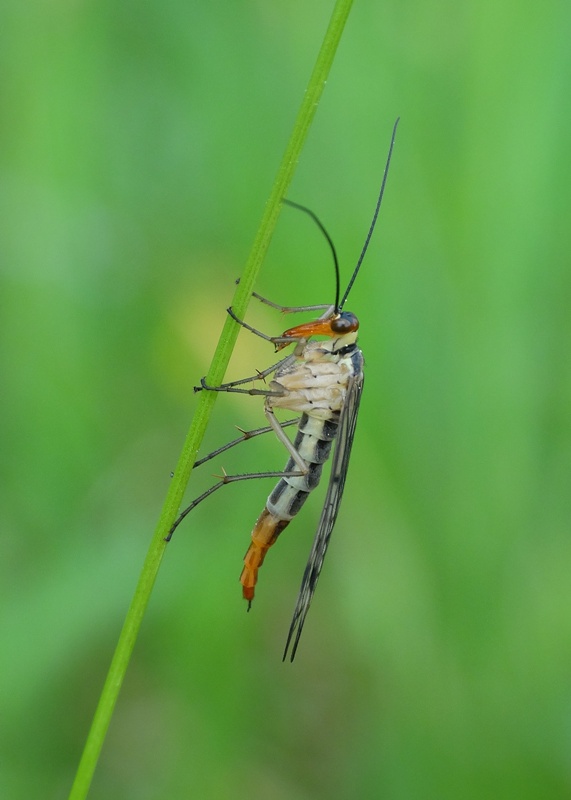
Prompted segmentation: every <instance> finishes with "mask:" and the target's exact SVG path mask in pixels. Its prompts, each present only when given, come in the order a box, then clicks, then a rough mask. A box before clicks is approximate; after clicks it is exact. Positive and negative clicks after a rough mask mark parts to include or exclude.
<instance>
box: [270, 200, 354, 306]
mask: <svg viewBox="0 0 571 800" xmlns="http://www.w3.org/2000/svg"><path fill="white" fill-rule="evenodd" d="M282 203H285V204H286V205H287V206H291V207H292V208H297V209H299V210H300V211H305V213H306V214H309V216H310V217H311V219H312V220H313V221H314V222H315V223H316V225H318V226H319V229H320V230H321V232H322V233H323V235H324V236H325V238H326V239H327V241H328V242H329V247H330V248H331V252H332V254H333V261H334V263H335V312H336V313H337V312H338V311H339V295H340V294H341V278H340V276H339V261H338V260H337V253H336V251H335V245H334V244H333V241H332V239H331V236H330V235H329V234H328V233H327V231H326V230H325V226H324V225H323V223H322V222H321V220H320V219H319V218H318V217H317V215H316V214H314V213H313V211H312V210H311V209H309V208H306V207H305V206H301V205H300V204H299V203H294V202H293V201H292V200H287V199H286V198H285V197H284V198H282Z"/></svg>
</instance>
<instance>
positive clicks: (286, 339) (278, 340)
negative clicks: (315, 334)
mask: <svg viewBox="0 0 571 800" xmlns="http://www.w3.org/2000/svg"><path fill="white" fill-rule="evenodd" d="M226 311H227V312H228V314H229V315H230V316H231V317H232V319H233V320H234V322H237V323H238V325H241V326H242V327H243V328H246V330H247V331H250V333H253V334H254V335H255V336H259V337H260V338H261V339H264V340H265V341H266V342H271V343H272V344H276V345H277V344H281V345H282V346H285V345H286V344H289V343H290V342H298V341H299V339H297V338H294V337H293V336H268V335H267V333H262V331H259V330H258V329H257V328H253V327H252V326H251V325H248V323H247V322H244V320H243V319H240V318H239V317H237V316H236V314H235V313H234V310H233V308H232V306H229V307H228V308H227V309H226Z"/></svg>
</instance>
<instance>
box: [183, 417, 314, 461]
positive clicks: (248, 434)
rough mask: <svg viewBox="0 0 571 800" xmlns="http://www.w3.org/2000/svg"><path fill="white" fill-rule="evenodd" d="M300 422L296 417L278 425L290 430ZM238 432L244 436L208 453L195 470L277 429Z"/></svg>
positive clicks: (269, 427) (240, 429) (270, 427)
mask: <svg viewBox="0 0 571 800" xmlns="http://www.w3.org/2000/svg"><path fill="white" fill-rule="evenodd" d="M299 420H300V417H294V419H287V420H286V421H285V422H278V425H279V426H280V429H281V428H289V426H290V425H298V424H299ZM238 430H239V431H242V434H243V435H242V436H240V437H239V438H238V439H233V440H232V441H231V442H228V444H225V445H222V447H219V448H218V450H213V451H212V453H208V455H207V456H203V457H202V458H199V459H198V461H195V462H194V467H193V469H196V468H197V467H200V466H201V465H202V464H205V463H206V462H207V461H210V459H212V458H215V457H216V456H219V455H220V453H225V452H226V450H230V448H231V447H235V446H236V445H237V444H241V443H242V442H247V441H248V440H249V439H254V438H255V437H256V436H261V435H262V434H263V433H269V432H270V431H273V432H274V433H275V432H276V429H275V427H274V426H273V425H271V426H270V425H268V426H267V427H265V428H256V429H255V430H252V431H243V430H242V428H238ZM278 436H279V434H278ZM288 441H289V440H288Z"/></svg>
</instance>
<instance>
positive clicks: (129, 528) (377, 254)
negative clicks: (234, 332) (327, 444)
mask: <svg viewBox="0 0 571 800" xmlns="http://www.w3.org/2000/svg"><path fill="white" fill-rule="evenodd" d="M331 7H332V2H331V1H330V0H316V1H315V2H311V3H308V2H304V1H303V0H295V1H293V2H287V3H268V2H260V1H257V2H256V1H255V0H238V2H231V3H230V2H219V1H217V0H215V1H214V2H210V3H199V2H196V0H191V1H190V2H180V1H179V0H178V1H177V0H167V2H157V0H147V2H144V3H132V2H124V3H111V2H105V1H104V2H100V3H90V2H59V3H38V2H31V3H25V4H24V3H21V4H17V3H14V2H8V3H5V4H3V6H2V11H1V12H0V15H1V24H0V28H1V30H2V33H1V34H0V35H1V37H2V42H1V47H0V64H1V68H0V72H1V78H0V80H1V82H2V112H1V113H2V123H1V127H0V163H1V186H0V198H1V211H0V225H1V236H0V258H1V280H2V286H1V290H0V303H1V307H2V314H1V323H0V324H1V327H2V339H1V372H2V391H1V401H2V412H1V415H0V428H1V432H2V447H1V465H2V473H1V476H2V477H1V482H0V537H1V544H0V547H1V557H0V577H1V586H2V589H1V597H2V599H1V603H0V620H1V622H0V625H1V627H0V635H1V648H0V649H1V656H0V682H1V686H0V720H1V722H0V750H1V754H0V795H1V796H2V797H5V798H11V800H19V798H26V800H29V799H30V798H32V797H41V798H44V799H45V798H60V797H65V796H66V793H67V791H68V790H69V787H70V785H71V781H72V778H73V774H74V771H75V768H76V765H77V762H78V759H79V756H80V753H81V750H82V747H83V743H84V740H85V736H86V734H87V730H88V727H89V724H90V721H91V718H92V714H93V711H94V709H95V705H96V702H97V698H98V696H99V692H100V689H101V686H102V684H103V681H104V678H105V675H106V670H107V667H108V664H109V661H110V658H111V655H112V653H113V649H114V646H115V643H116V640H117V636H118V633H119V630H120V627H121V624H122V621H123V618H124V615H125V612H126V609H127V607H128V604H129V601H130V598H131V595H132V592H133V589H134V587H135V584H136V580H137V576H138V573H139V570H140V567H141V565H142V562H143V559H144V556H145V553H146V549H147V546H148V544H149V541H150V538H151V535H152V532H153V529H154V526H155V523H156V520H157V518H158V514H159V511H160V508H161V504H162V501H163V499H164V495H165V492H166V489H167V486H168V482H169V473H170V470H171V469H172V468H173V467H174V465H175V463H176V460H177V458H178V454H179V451H180V447H181V444H182V441H183V438H184V436H185V433H186V430H187V428H188V424H189V420H190V417H191V414H192V412H193V409H194V408H195V405H196V400H195V398H194V396H193V393H192V387H193V385H194V384H195V383H196V381H197V379H198V378H199V377H200V375H202V374H204V372H205V371H206V369H207V366H208V363H209V359H210V357H211V355H212V352H213V350H214V347H215V344H216V341H217V338H218V335H219V332H220V329H221V326H222V324H223V321H224V317H225V311H224V309H225V307H226V306H227V305H228V303H229V301H230V299H231V297H232V293H233V289H234V280H235V278H236V277H237V276H238V275H239V274H240V271H241V268H242V265H243V263H244V261H245V258H246V255H247V253H248V250H249V247H250V244H251V242H252V239H253V236H254V233H255V230H256V228H257V225H258V223H259V220H260V217H261V213H262V209H263V204H264V202H265V200H266V198H267V196H268V193H269V190H270V187H271V184H272V181H273V178H274V174H275V171H276V168H277V166H278V163H279V160H280V158H281V154H282V152H283V149H284V147H285V144H286V141H287V137H288V135H289V132H290V129H291V125H292V123H293V120H294V117H295V114H296V111H297V108H298V106H299V102H300V99H301V97H302V94H303V91H304V87H305V84H306V82H307V79H308V76H309V73H310V70H311V67H312V65H313V62H314V59H315V55H316V53H317V49H318V47H319V45H320V42H321V39H322V35H323V32H324V30H325V27H326V24H327V21H328V18H329V14H330V10H331ZM570 23H571V6H569V4H565V3H560V2H551V1H550V0H547V2H543V3H541V4H537V3H533V2H530V0H526V1H525V2H515V0H507V1H506V2H502V3H498V2H497V1H496V0H478V2H474V1H473V0H472V1H471V2H468V3H462V4H459V3H456V2H450V0H449V1H448V2H446V0H445V1H444V2H437V3H436V2H433V3H424V2H420V0H416V1H415V0H412V1H411V2H404V3H389V2H387V3H379V2H376V1H375V0H357V2H355V6H354V9H353V12H352V15H351V17H350V20H349V23H348V25H347V28H346V31H345V35H344V38H343V41H342V44H341V47H340V50H339V53H338V57H337V59H336V62H335V65H334V68H333V70H332V73H331V76H330V80H329V81H328V85H327V88H326V92H325V95H324V98H323V101H322V104H321V107H320V108H319V110H318V114H317V117H316V120H315V124H314V126H313V128H312V131H311V134H310V138H309V141H308V143H307V147H306V148H305V150H304V153H303V156H302V158H301V161H300V163H299V167H298V171H297V174H296V177H295V180H294V184H293V186H292V188H291V193H290V196H291V197H292V199H295V200H297V201H298V202H302V203H305V204H307V205H309V206H310V207H311V208H313V209H315V211H317V212H318V213H319V215H320V216H321V218H322V219H323V221H324V222H325V223H326V225H327V227H328V229H329V230H330V232H331V234H332V235H333V237H334V240H335V242H336V244H337V248H338V250H339V254H340V258H341V262H342V269H343V274H344V276H345V277H346V278H348V276H349V274H350V271H351V269H352V266H353V264H354V263H355V260H356V257H357V255H358V253H359V250H360V247H361V245H362V243H363V240H364V236H365V233H366V230H367V227H368V225H369V221H370V218H371V214H372V210H373V206H374V202H375V197H376V194H377V191H378V187H379V184H380V178H381V175H382V170H383V167H384V162H385V158H386V153H387V148H388V144H389V138H390V132H391V128H392V125H393V122H394V119H395V118H396V116H397V115H401V117H402V121H401V126H400V130H399V134H398V141H397V145H396V147H395V153H394V157H393V164H392V169H391V174H390V176H389V181H388V186H387V192H386V195H385V201H384V206H383V208H382V212H381V217H380V220H379V225H378V228H377V231H376V233H375V237H374V241H373V243H372V245H371V248H370V251H369V254H368V257H367V261H366V263H365V267H364V269H363V271H362V274H361V276H360V278H359V281H358V283H357V284H356V285H355V287H354V290H353V292H352V296H351V300H350V303H349V304H348V308H349V309H350V310H353V311H355V312H356V313H358V315H359V317H360V319H361V329H362V333H361V339H360V341H361V345H362V348H363V350H364V352H365V356H366V360H367V379H366V388H365V394H364V399H363V403H362V407H361V408H362V410H361V415H360V420H359V426H358V430H357V437H356V442H355V446H354V451H353V459H352V464H351V470H350V477H349V480H348V484H347V489H346V494H345V499H344V503H343V507H342V511H341V514H340V517H339V520H338V524H337V527H336V530H335V535H334V538H333V541H332V546H331V548H330V551H329V555H328V559H327V562H326V565H325V569H324V572H323V575H322V578H321V581H320V585H319V589H318V592H317V594H316V597H315V601H314V604H313V606H312V609H311V613H310V615H309V617H308V620H307V624H306V627H305V630H304V635H303V637H302V640H301V645H300V649H299V651H298V656H297V659H296V662H295V663H294V664H293V666H292V665H290V664H282V663H281V654H282V649H283V645H284V639H285V634H286V632H287V628H288V625H289V621H290V617H291V613H292V610H293V606H294V603H295V598H296V595H297V591H298V587H299V582H300V580H301V574H302V572H303V567H304V565H305V561H306V558H307V554H308V552H309V548H310V543H311V540H312V537H313V533H314V530H315V526H316V523H317V519H318V515H319V511H320V502H321V501H322V499H323V487H321V491H318V492H317V493H316V495H315V496H314V497H313V498H312V499H311V500H310V501H309V502H308V504H307V506H306V507H305V509H304V512H303V515H302V516H300V517H299V518H298V519H297V520H296V522H295V523H293V524H292V525H291V526H290V528H288V530H287V531H286V533H284V535H283V537H282V538H281V539H280V541H279V543H278V544H277V546H276V547H275V549H274V550H273V551H272V552H271V553H270V555H269V556H268V559H267V561H266V564H265V565H264V568H263V572H262V575H261V580H260V584H259V591H258V594H257V597H256V602H255V604H254V607H253V609H252V612H251V613H250V614H249V615H246V614H245V608H244V603H243V601H242V600H241V597H240V588H239V584H238V576H239V573H240V569H241V559H242V556H243V554H244V551H245V549H246V547H247V544H248V541H249V536H250V531H251V527H252V524H253V522H254V520H255V519H256V517H257V515H258V513H259V511H260V510H261V508H262V506H263V503H264V501H265V498H266V496H267V494H268V492H269V490H270V488H271V487H270V484H269V483H268V482H267V481H266V482H265V483H264V482H255V483H254V482H252V483H249V484H248V483H243V484H241V485H234V486H232V487H228V488H227V489H224V490H223V491H222V492H221V493H220V494H218V495H217V496H215V497H213V498H212V499H211V500H210V501H209V502H208V503H205V504H204V505H203V506H202V507H200V508H198V509H197V510H196V512H195V513H194V514H193V516H192V518H191V519H189V520H188V521H187V522H186V523H185V525H184V526H183V527H181V529H180V530H179V531H178V533H177V535H176V537H175V538H174V539H173V542H172V544H171V546H170V547H169V548H168V550H167V553H166V557H165V559H164V563H163V566H162V569H161V572H160V574H159V578H158V581H157V584H156V587H155V591H154V595H153V598H152V602H151V605H150V608H149V611H148V614H147V617H146V619H145V620H144V623H143V626H142V631H141V636H140V639H139V641H138V643H137V645H136V648H135V652H134V656H133V661H132V664H131V667H130V670H129V673H128V676H127V680H126V683H125V685H124V688H123V691H122V693H121V696H120V699H119V702H118V705H117V709H116V713H115V717H114V719H113V723H112V726H111V728H110V731H109V735H108V738H107V741H106V745H105V748H104V751H103V753H102V757H101V761H100V764H99V767H98V770H97V773H96V778H95V782H94V785H93V788H92V793H91V797H93V798H94V800H95V799H96V798H105V800H114V799H115V798H117V799H118V800H119V799H120V800H129V799H130V798H133V800H134V799H135V798H136V799H137V800H141V798H149V799H154V798H167V797H168V798H174V799H175V800H178V799H179V798H190V797H200V798H205V800H208V799H209V798H213V799H214V798H216V800H220V799H221V798H242V797H247V798H249V800H258V799H260V800H261V799H262V798H264V800H265V799H266V798H272V799H273V800H305V799H307V800H309V799H310V798H311V799H313V798H328V800H331V799H337V798H339V799H340V800H341V799H344V798H377V797H383V798H389V799H390V800H393V799H395V800H397V799H398V800H409V799H410V798H421V799H423V800H424V798H439V799H442V798H458V797H462V798H489V797H493V798H518V800H526V799H527V798H534V799H535V798H537V799H538V800H539V798H542V799H543V798H565V797H570V796H571V531H570V515H571V491H570V487H569V476H570V470H571V441H570V434H571V425H570V422H571V420H570V414H571V411H570V408H571V406H570V400H571V369H570V359H569V352H570V332H571V330H570V329H571V314H570V302H571V274H570V270H569V253H570V251H571V236H570V230H571V225H570V222H569V213H570V209H571V202H570V201H571V188H570V187H571V180H570V179H571V170H570V168H569V167H570V164H571V156H570V150H571V135H570V134H571V111H570V101H569V97H570V85H571V64H570V53H571V50H570V48H569V41H570V37H571V25H570ZM258 289H259V291H260V292H262V293H263V294H266V295H267V296H270V297H271V298H273V299H274V300H276V301H278V302H283V303H291V304H301V303H313V302H329V301H330V300H331V299H332V296H333V276H332V269H331V262H330V256H329V253H328V251H327V247H326V245H325V243H324V242H323V240H322V239H321V237H320V236H319V233H318V232H317V231H316V230H315V229H314V227H313V226H312V225H311V223H310V222H309V221H308V220H307V218H305V217H304V216H303V215H300V214H296V213H295V212H294V211H291V210H288V211H287V212H284V213H283V214H282V217H281V220H280V223H279V227H278V230H277V232H276V235H275V237H274V240H273V243H272V246H271V249H270V252H269V256H268V258H267V261H266V263H265V266H264V270H263V273H262V276H261V279H260V283H259V286H258ZM250 321H251V322H253V323H254V324H256V325H257V326H259V327H262V328H263V329H264V330H266V331H268V332H270V333H278V332H280V331H281V330H283V328H284V320H283V319H282V318H281V317H280V316H279V314H276V313H274V312H272V311H271V310H270V309H266V308H264V307H262V306H261V305H260V304H258V303H256V304H254V303H253V304H252V305H251V307H250ZM287 323H288V324H289V320H287ZM272 358H273V354H272V352H271V350H270V349H268V348H267V347H266V346H265V344H264V343H263V342H260V341H258V340H256V339H255V338H254V337H252V336H250V335H249V334H247V333H245V332H244V333H242V334H241V336H240V341H239V347H238V349H237V351H236V355H235V359H234V361H233V362H232V365H231V368H230V371H229V373H228V377H229V378H238V377H242V376H244V375H248V374H252V372H253V371H254V369H255V368H263V367H264V366H266V365H267V364H268V363H271V359H272ZM260 424H263V417H262V413H261V403H260V402H259V401H258V400H257V399H255V398H254V399H252V398H246V399H243V398H233V397H220V398H219V400H218V403H217V406H216V411H215V416H214V421H213V425H212V427H211V429H210V430H209V433H208V436H207V440H206V442H205V447H204V449H205V450H208V449H209V448H210V449H212V448H213V447H216V446H217V445H219V444H222V443H223V442H225V441H227V440H229V439H231V438H232V437H233V436H234V435H235V429H234V427H233V426H234V425H241V426H243V427H256V426H258V425H260ZM283 462H284V453H283V451H282V448H281V447H280V446H279V444H278V443H277V442H276V441H274V440H272V439H271V438H268V437H265V440H262V439H258V440H256V441H255V442H251V443H248V444H246V445H244V447H243V448H242V452H240V451H239V450H236V451H234V452H232V453H229V454H227V455H224V456H223V457H221V458H219V459H217V460H216V462H215V463H214V464H211V465H210V466H208V467H206V466H205V467H203V471H204V472H205V474H204V475H201V474H199V473H197V474H196V476H195V479H193V483H192V485H191V487H190V488H189V498H191V497H192V496H193V495H195V494H197V493H198V492H200V491H201V490H202V488H204V487H205V486H207V485H208V484H209V482H210V480H211V477H210V473H212V472H217V471H219V470H220V468H221V467H224V468H226V469H227V470H228V471H229V472H232V471H236V470H237V471H244V470H250V469H254V470H256V469H258V470H259V469H279V468H280V467H281V466H282V465H283Z"/></svg>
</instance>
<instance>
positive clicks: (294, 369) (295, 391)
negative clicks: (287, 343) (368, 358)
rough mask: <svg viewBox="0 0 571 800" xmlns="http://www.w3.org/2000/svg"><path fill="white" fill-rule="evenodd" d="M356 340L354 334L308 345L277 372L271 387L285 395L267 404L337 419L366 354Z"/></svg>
mask: <svg viewBox="0 0 571 800" xmlns="http://www.w3.org/2000/svg"><path fill="white" fill-rule="evenodd" d="M351 339H352V341H351ZM355 339H356V336H354V335H351V337H350V336H343V337H337V338H335V339H333V340H329V341H324V342H309V343H308V344H306V345H305V347H304V348H303V351H302V352H301V354H300V355H299V356H298V359H297V360H296V361H295V362H294V363H293V364H289V365H288V366H286V367H284V368H282V369H281V370H278V371H277V372H276V373H275V375H274V378H273V380H272V381H271V383H270V388H271V389H273V390H276V391H282V392H283V395H282V396H272V397H268V399H267V401H266V402H267V405H268V406H269V407H270V408H286V409H288V410H290V411H295V412H303V413H305V414H308V415H309V416H311V417H315V418H317V419H323V420H327V419H331V420H336V419H337V418H338V416H339V412H340V411H341V408H342V407H343V403H344V401H345V395H346V392H347V386H348V383H349V380H350V379H351V378H353V377H355V376H357V375H359V374H360V373H361V372H362V369H363V355H362V353H361V351H360V349H359V348H358V347H357V344H356V342H355ZM347 340H349V341H347Z"/></svg>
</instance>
